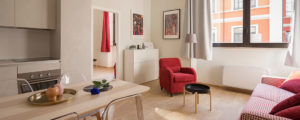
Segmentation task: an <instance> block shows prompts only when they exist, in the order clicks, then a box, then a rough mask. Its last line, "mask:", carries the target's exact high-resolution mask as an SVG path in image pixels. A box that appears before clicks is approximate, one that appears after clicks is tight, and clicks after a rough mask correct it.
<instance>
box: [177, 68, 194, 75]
mask: <svg viewBox="0 0 300 120" xmlns="http://www.w3.org/2000/svg"><path fill="white" fill-rule="evenodd" d="M180 72H182V73H189V74H193V75H196V71H195V70H194V69H193V68H190V67H182V68H180Z"/></svg>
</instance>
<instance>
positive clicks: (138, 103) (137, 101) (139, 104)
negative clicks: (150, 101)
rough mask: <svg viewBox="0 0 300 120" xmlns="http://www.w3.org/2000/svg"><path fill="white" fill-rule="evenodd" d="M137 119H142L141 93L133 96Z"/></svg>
mask: <svg viewBox="0 0 300 120" xmlns="http://www.w3.org/2000/svg"><path fill="white" fill-rule="evenodd" d="M135 102H136V108H137V115H138V120H144V113H143V105H142V98H141V95H139V96H136V97H135Z"/></svg>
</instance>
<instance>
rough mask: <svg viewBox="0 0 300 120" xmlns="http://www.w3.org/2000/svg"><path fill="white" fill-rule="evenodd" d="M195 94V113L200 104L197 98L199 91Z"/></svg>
mask: <svg viewBox="0 0 300 120" xmlns="http://www.w3.org/2000/svg"><path fill="white" fill-rule="evenodd" d="M194 94H195V113H197V105H198V102H197V101H198V99H197V98H198V93H196V92H195V93H194Z"/></svg>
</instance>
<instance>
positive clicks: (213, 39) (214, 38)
mask: <svg viewBox="0 0 300 120" xmlns="http://www.w3.org/2000/svg"><path fill="white" fill-rule="evenodd" d="M211 38H212V41H213V43H217V30H216V28H213V29H212V36H211Z"/></svg>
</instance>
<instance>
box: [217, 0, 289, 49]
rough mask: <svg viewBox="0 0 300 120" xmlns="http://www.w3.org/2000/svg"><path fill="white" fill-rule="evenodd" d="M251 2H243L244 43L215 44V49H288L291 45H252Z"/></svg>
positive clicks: (246, 0)
mask: <svg viewBox="0 0 300 120" xmlns="http://www.w3.org/2000/svg"><path fill="white" fill-rule="evenodd" d="M250 1H251V0H244V1H243V9H242V10H243V43H213V47H257V48H287V47H288V45H289V43H251V39H250V36H251V30H250V29H251V2H250ZM233 2H234V1H233ZM233 7H234V6H233ZM257 31H258V30H257Z"/></svg>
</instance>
